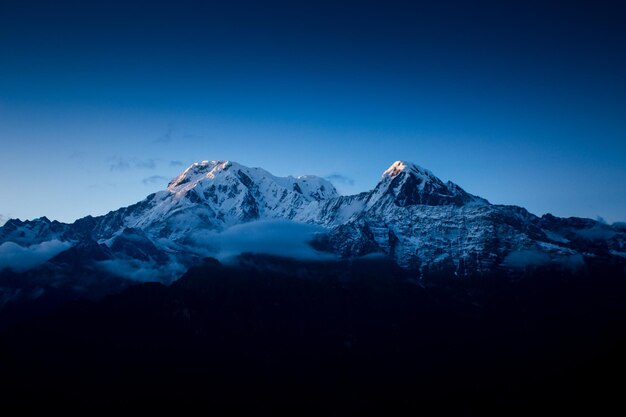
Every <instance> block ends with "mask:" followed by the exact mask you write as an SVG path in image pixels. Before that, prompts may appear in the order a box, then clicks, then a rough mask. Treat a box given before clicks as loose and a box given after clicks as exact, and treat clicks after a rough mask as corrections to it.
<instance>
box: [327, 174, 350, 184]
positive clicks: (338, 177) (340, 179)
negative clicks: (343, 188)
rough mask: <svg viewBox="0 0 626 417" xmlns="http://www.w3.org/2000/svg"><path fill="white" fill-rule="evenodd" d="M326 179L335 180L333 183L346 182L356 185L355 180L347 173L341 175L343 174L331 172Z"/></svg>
mask: <svg viewBox="0 0 626 417" xmlns="http://www.w3.org/2000/svg"><path fill="white" fill-rule="evenodd" d="M324 179H326V180H328V181H330V182H333V183H338V184H344V185H354V180H353V179H352V178H350V177H347V176H345V175H341V174H336V173H335V174H330V175H327V176H325V177H324Z"/></svg>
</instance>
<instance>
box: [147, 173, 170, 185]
mask: <svg viewBox="0 0 626 417" xmlns="http://www.w3.org/2000/svg"><path fill="white" fill-rule="evenodd" d="M166 181H169V179H168V178H167V177H164V176H163V175H152V176H150V177H148V178H144V179H143V180H141V182H142V183H144V184H145V185H152V184H160V183H163V182H166Z"/></svg>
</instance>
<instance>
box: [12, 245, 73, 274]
mask: <svg viewBox="0 0 626 417" xmlns="http://www.w3.org/2000/svg"><path fill="white" fill-rule="evenodd" d="M71 246H72V244H71V243H69V242H61V241H60V240H49V241H47V242H42V243H39V244H36V245H32V246H28V247H25V246H20V245H18V244H17V243H14V242H4V243H3V244H1V245H0V270H2V269H5V268H9V269H12V270H13V271H16V272H23V271H26V270H28V269H31V268H34V267H36V266H39V265H41V264H43V263H44V262H46V261H47V260H49V259H50V258H52V257H54V256H56V255H58V254H59V253H61V252H63V251H64V250H67V249H69V248H70V247H71Z"/></svg>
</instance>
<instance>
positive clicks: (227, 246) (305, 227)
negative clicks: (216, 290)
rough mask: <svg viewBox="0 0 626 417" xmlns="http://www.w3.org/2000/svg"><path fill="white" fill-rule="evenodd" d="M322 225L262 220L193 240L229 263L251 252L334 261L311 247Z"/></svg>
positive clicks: (204, 233) (208, 233)
mask: <svg viewBox="0 0 626 417" xmlns="http://www.w3.org/2000/svg"><path fill="white" fill-rule="evenodd" d="M323 231H324V229H323V228H322V227H320V226H314V225H309V224H302V223H295V222H290V221H285V220H259V221H255V222H250V223H244V224H240V225H236V226H233V227H231V228H229V229H226V230H225V231H223V232H221V233H216V232H197V233H195V234H193V235H192V236H191V239H192V240H193V241H194V242H195V243H196V244H197V245H200V246H201V247H204V249H205V252H206V253H205V255H208V256H214V257H216V258H218V259H220V260H227V259H229V258H232V257H234V256H237V255H239V254H241V253H245V252H252V253H262V254H268V255H279V256H286V257H291V258H298V259H307V260H323V259H329V258H333V256H332V255H329V254H326V253H321V252H318V251H316V250H315V249H313V248H312V247H311V245H310V244H309V242H311V240H313V238H314V236H315V235H316V234H317V233H321V232H323Z"/></svg>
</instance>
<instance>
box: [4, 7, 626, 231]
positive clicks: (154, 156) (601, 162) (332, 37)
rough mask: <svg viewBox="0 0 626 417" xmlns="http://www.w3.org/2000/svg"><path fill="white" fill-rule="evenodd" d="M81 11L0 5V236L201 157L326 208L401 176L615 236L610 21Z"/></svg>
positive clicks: (615, 74)
mask: <svg viewBox="0 0 626 417" xmlns="http://www.w3.org/2000/svg"><path fill="white" fill-rule="evenodd" d="M82 3H84V2H69V1H60V2H30V1H28V0H26V1H20V2H3V4H2V5H1V6H0V63H2V65H0V150H1V152H0V187H1V188H2V190H3V192H2V195H3V198H2V199H1V200H0V216H1V217H0V222H2V221H4V220H6V219H7V218H9V217H19V218H21V219H28V218H35V217H39V216H43V215H46V216H48V217H49V218H51V219H58V220H61V221H72V220H74V219H76V218H78V217H82V216H85V215H87V214H92V215H97V214H104V213H106V212H108V211H109V210H114V209H116V208H119V207H120V206H125V205H128V204H131V203H134V202H136V201H138V200H140V199H142V198H143V197H145V196H146V195H147V194H149V193H150V192H153V191H156V190H159V189H162V188H164V187H165V186H166V184H167V182H168V181H169V179H170V178H171V177H174V176H175V175H176V174H177V173H178V172H180V171H181V170H182V169H184V168H185V166H187V165H189V164H190V163H192V162H194V161H200V160H203V159H231V160H235V161H238V162H240V163H242V164H244V165H250V166H261V167H263V168H265V169H267V170H269V171H270V172H272V173H274V174H276V175H289V174H293V175H301V174H316V175H320V176H329V177H331V178H333V179H334V181H335V183H336V185H337V187H338V188H339V189H340V191H341V192H343V193H346V194H347V193H354V192H359V191H363V190H366V189H370V188H371V187H373V186H374V185H375V183H376V182H377V180H378V178H379V177H380V174H381V173H382V171H383V170H384V169H385V168H387V166H389V165H390V164H391V163H392V162H393V161H395V160H398V159H404V160H409V161H412V162H415V163H417V164H419V165H421V166H424V167H426V168H428V169H431V170H432V171H433V172H434V173H435V174H437V175H438V176H440V177H441V178H442V179H444V180H452V181H454V182H456V183H458V184H459V185H461V186H462V187H464V188H465V189H466V190H468V191H470V192H472V193H474V194H478V195H481V196H483V197H485V198H487V199H489V200H490V201H491V202H493V203H502V204H516V205H521V206H524V207H526V208H528V209H529V210H530V211H531V212H533V213H535V214H539V215H541V214H543V213H546V212H551V213H553V214H556V215H559V216H584V217H592V218H595V217H597V216H601V217H603V218H605V219H606V220H607V221H610V222H613V221H623V220H626V186H625V184H626V117H625V116H626V75H625V74H626V52H625V48H624V47H623V45H624V44H626V27H625V26H624V25H623V22H624V21H626V12H625V10H624V9H623V8H618V7H616V6H613V5H610V4H609V3H607V4H600V3H598V2H594V3H593V4H591V3H589V4H587V5H577V4H575V3H573V2H564V3H557V2H537V3H534V2H519V3H517V4H513V3H512V2H476V3H472V4H471V5H468V4H466V3H469V2H458V3H455V2H437V5H436V6H433V5H421V4H419V3H418V2H412V3H411V4H403V3H395V2H393V1H386V2H368V1H362V2H358V3H353V4H350V3H341V4H338V3H337V2H329V3H324V2H315V3H311V4H309V5H302V4H300V5H293V4H290V2H263V3H261V2H249V3H245V2H227V3H222V4H218V3H211V2H188V1H179V2H171V3H160V2H130V3H129V2H120V3H116V2H106V3H101V4H98V3H97V2H88V3H89V4H82ZM501 3H506V4H501Z"/></svg>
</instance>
